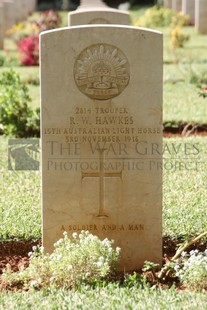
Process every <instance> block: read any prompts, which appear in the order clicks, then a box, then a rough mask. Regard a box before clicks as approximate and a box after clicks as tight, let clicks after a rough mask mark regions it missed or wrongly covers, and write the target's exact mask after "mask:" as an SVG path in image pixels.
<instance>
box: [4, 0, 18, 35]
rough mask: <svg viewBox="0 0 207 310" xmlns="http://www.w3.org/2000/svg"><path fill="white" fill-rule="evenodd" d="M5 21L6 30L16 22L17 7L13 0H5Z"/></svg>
mask: <svg viewBox="0 0 207 310" xmlns="http://www.w3.org/2000/svg"><path fill="white" fill-rule="evenodd" d="M4 22H5V27H4V31H5V32H6V31H7V30H8V29H10V28H11V27H12V26H13V25H14V24H15V8H14V1H13V0H4Z"/></svg>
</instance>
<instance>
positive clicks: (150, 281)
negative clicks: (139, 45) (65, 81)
mask: <svg viewBox="0 0 207 310" xmlns="http://www.w3.org/2000/svg"><path fill="white" fill-rule="evenodd" d="M136 14H137V13H136V12H135V11H133V12H132V16H133V18H135V15H136ZM139 14H140V13H139ZM64 19H65V20H66V18H65V16H64ZM156 29H159V30H161V31H162V32H163V33H164V100H163V124H164V129H165V136H166V137H165V138H164V148H163V157H164V159H163V166H162V169H163V262H166V261H167V260H168V259H170V258H172V257H173V255H174V254H175V252H176V249H177V248H178V247H179V245H180V244H181V243H183V242H184V241H186V240H189V239H190V238H192V237H196V236H198V235H199V234H201V233H203V232H205V231H206V229H207V226H206V215H207V211H206V206H207V195H206V194H207V177H206V158H207V149H206V142H207V136H206V132H207V119H206V111H207V96H205V94H206V93H205V88H206V87H207V69H206V64H207V56H206V48H207V38H206V36H201V35H198V34H197V33H196V32H195V30H194V28H193V27H184V31H185V33H187V34H188V35H189V36H190V39H189V41H188V42H186V44H185V45H184V47H183V48H174V49H172V48H170V47H169V42H170V36H169V27H162V28H156ZM6 46H9V48H11V49H13V48H14V45H13V42H12V41H11V40H10V39H7V41H6ZM10 52H11V51H10ZM13 69H14V70H15V71H17V72H18V73H19V74H20V77H21V80H22V81H23V82H24V83H26V85H27V86H28V88H29V94H30V96H31V98H32V101H31V102H30V103H29V104H30V105H31V107H32V108H33V109H35V108H37V107H38V106H39V85H38V74H39V73H38V72H39V68H38V67H37V66H36V67H20V66H13ZM5 70H9V62H8V63H7V67H5V66H3V67H0V73H1V72H3V71H5ZM31 83H32V84H31ZM171 136H172V137H171ZM0 142H1V143H0V154H1V156H0V163H1V165H0V183H1V187H0V191H1V192H0V197H1V198H0V199H1V202H0V218H1V225H0V236H1V243H0V271H1V273H2V271H3V269H4V268H5V267H6V264H7V263H10V264H11V266H12V268H13V269H14V270H15V271H17V270H18V269H19V268H20V267H21V266H27V265H28V261H29V259H28V256H27V254H28V252H30V251H31V250H32V246H33V245H36V244H40V240H41V207H40V206H41V201H40V173H39V171H15V170H10V171H8V149H7V148H8V138H6V137H4V136H1V137H0ZM147 151H148V152H151V149H150V146H149V147H148V150H147ZM151 169H161V166H160V165H159V166H156V164H155V163H153V162H152V163H151ZM206 240H207V239H206V237H205V238H202V239H201V240H199V241H198V242H197V243H195V244H193V245H192V246H191V247H190V248H189V249H188V252H189V251H192V250H195V249H198V250H199V251H201V252H204V250H205V249H206V244H207V242H206ZM155 272H156V270H155ZM142 274H143V276H144V277H145V276H146V277H147V281H145V280H143V279H144V277H143V278H140V277H139V276H138V275H136V274H133V273H132V275H130V276H127V275H123V274H122V275H117V276H116V277H114V278H113V279H111V280H110V281H109V282H107V281H103V282H99V283H98V284H97V283H96V284H94V285H93V286H89V285H85V286H84V285H83V286H80V287H79V288H78V289H76V290H64V289H63V288H60V289H58V290H57V289H55V288H54V287H51V288H42V289H40V290H35V289H32V290H29V291H28V290H21V289H20V290H18V289H19V287H18V286H14V287H7V290H2V291H1V295H0V309H5V308H6V309H31V308H32V309H76V308H77V309H89V308H90V309H154V308H155V307H156V309H197V308H200V309H206V303H207V296H206V289H207V275H206V270H204V271H203V274H202V276H203V277H200V278H199V279H200V280H199V281H200V284H201V282H202V283H203V285H199V284H198V283H197V274H196V273H193V271H192V273H191V274H190V276H189V278H188V282H189V284H190V283H191V285H188V283H185V284H183V283H180V282H179V281H178V279H177V278H176V277H169V278H167V277H166V280H165V281H164V280H163V281H160V282H159V281H158V279H156V277H155V274H154V271H153V270H152V271H151V270H149V271H148V272H145V273H142ZM156 274H158V273H156ZM124 279H125V280H124ZM193 282H194V283H195V285H194V286H193V285H192V283H193Z"/></svg>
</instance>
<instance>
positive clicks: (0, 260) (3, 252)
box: [0, 241, 40, 274]
mask: <svg viewBox="0 0 207 310" xmlns="http://www.w3.org/2000/svg"><path fill="white" fill-rule="evenodd" d="M38 244H40V241H36V242H35V241H9V242H0V274H2V272H3V269H5V267H6V265H7V264H10V265H11V268H12V270H14V271H18V270H19V268H20V267H21V266H24V267H27V266H28V265H29V257H28V253H29V252H31V251H32V247H33V246H35V245H38Z"/></svg>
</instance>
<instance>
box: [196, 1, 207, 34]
mask: <svg viewBox="0 0 207 310" xmlns="http://www.w3.org/2000/svg"><path fill="white" fill-rule="evenodd" d="M195 27H196V30H197V31H198V32H199V33H201V34H207V1H206V0H195Z"/></svg>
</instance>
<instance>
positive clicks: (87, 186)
mask: <svg viewBox="0 0 207 310" xmlns="http://www.w3.org/2000/svg"><path fill="white" fill-rule="evenodd" d="M132 47H133V48H132ZM41 96H42V98H41V104H42V108H41V110H42V115H41V121H42V126H41V127H42V128H41V135H42V199H43V245H44V247H45V248H46V250H47V251H51V250H52V249H53V244H54V242H56V241H57V240H58V239H59V238H61V237H62V233H63V231H67V232H68V233H69V235H70V234H72V233H73V232H80V231H81V230H89V231H90V232H91V233H93V234H95V235H97V236H99V237H100V238H101V239H104V238H106V237H107V238H109V239H114V240H115V245H116V246H119V247H121V249H122V252H121V263H120V268H121V269H125V270H132V269H138V268H141V267H142V265H143V263H144V261H145V260H149V261H153V262H157V263H161V259H162V229H161V205H162V168H161V144H162V35H161V34H160V33H159V32H154V31H147V30H143V29H137V28H134V27H121V26H104V25H103V26H101V25H98V26H80V27H72V28H67V29H62V30H55V31H49V32H45V33H43V34H41Z"/></svg>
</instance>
